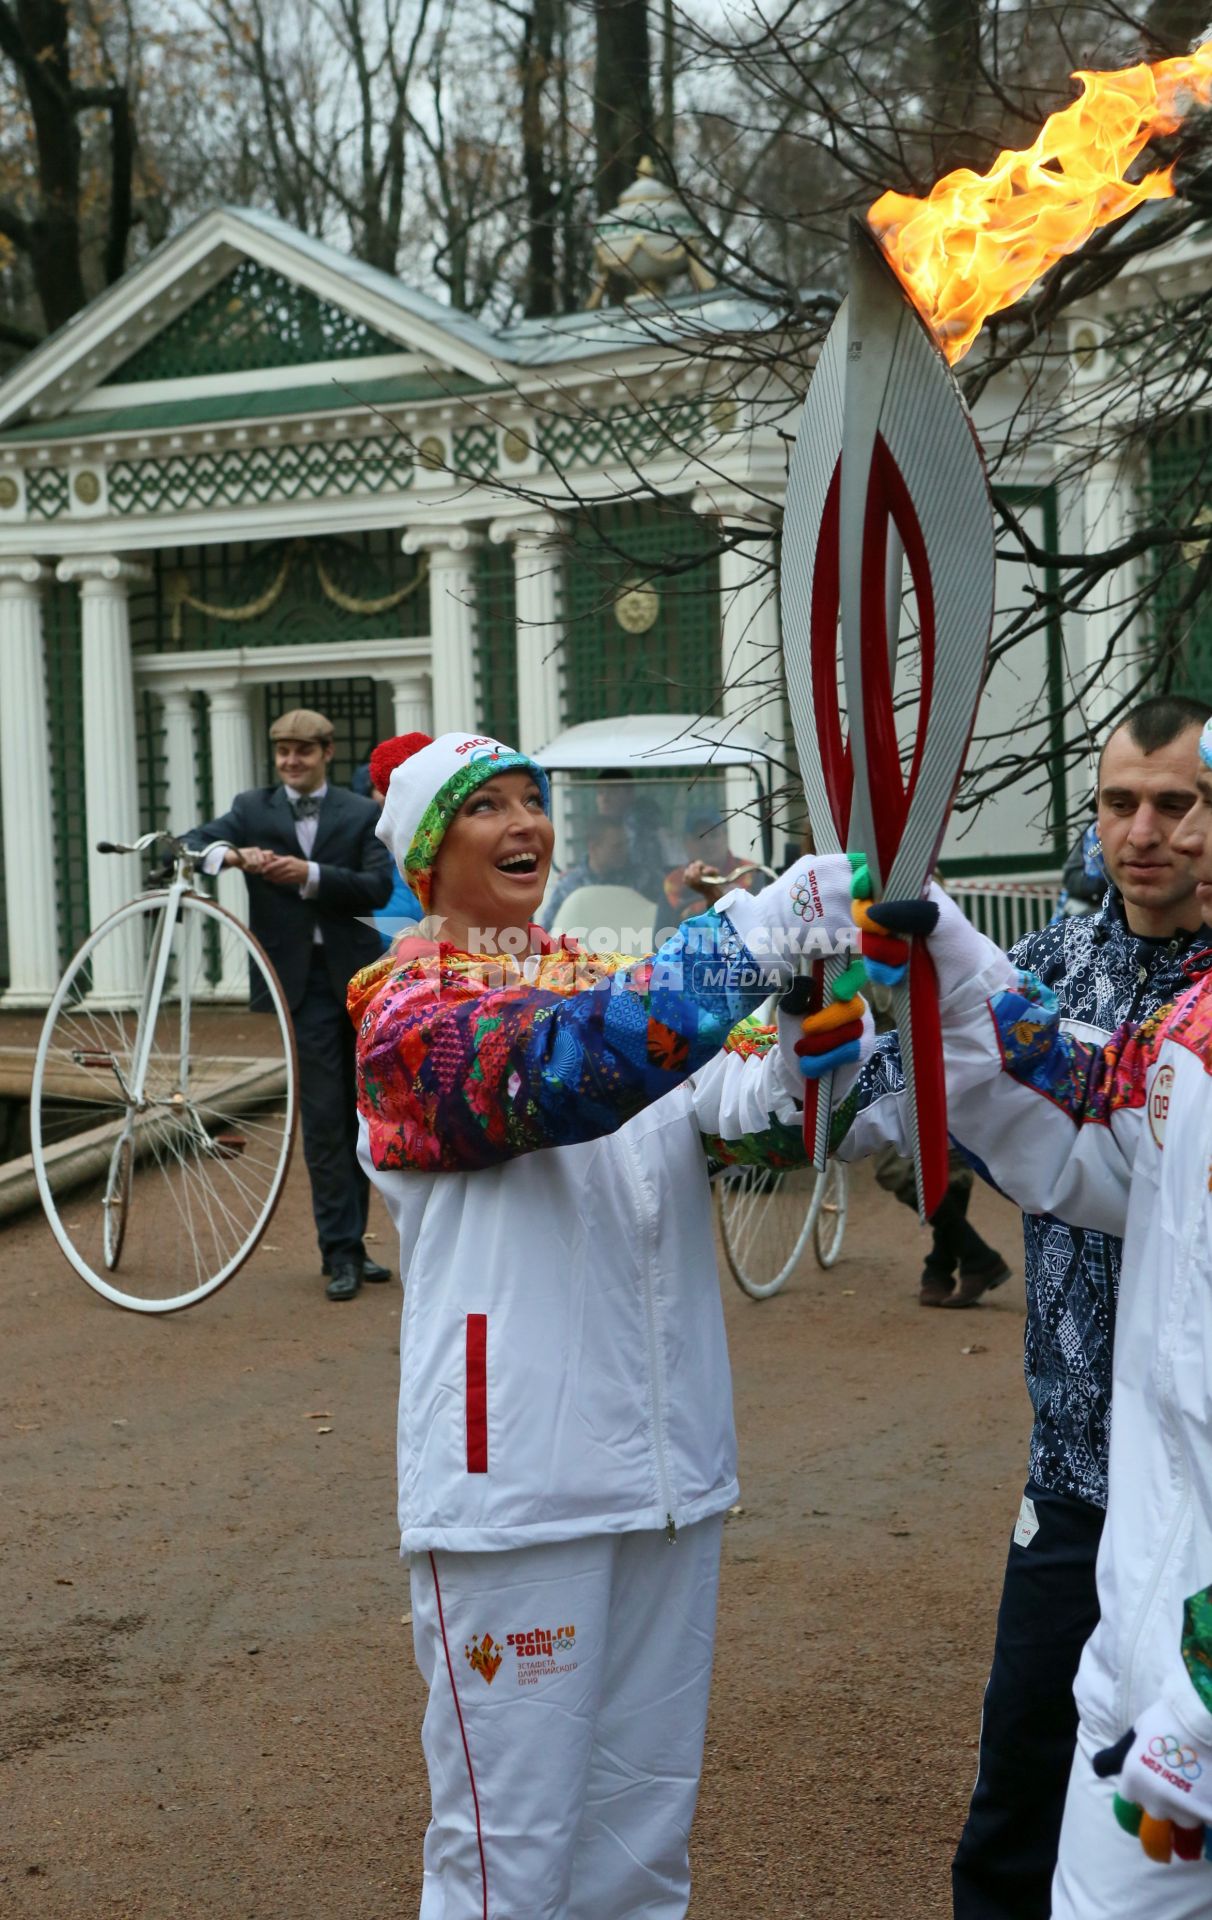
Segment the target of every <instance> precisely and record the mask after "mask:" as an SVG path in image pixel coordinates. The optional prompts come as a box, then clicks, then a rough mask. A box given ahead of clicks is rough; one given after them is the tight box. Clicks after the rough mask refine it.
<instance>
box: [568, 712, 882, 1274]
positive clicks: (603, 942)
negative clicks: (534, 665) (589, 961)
mask: <svg viewBox="0 0 1212 1920" xmlns="http://www.w3.org/2000/svg"><path fill="white" fill-rule="evenodd" d="M535 758H536V759H537V760H539V761H540V762H541V763H542V765H543V766H544V767H546V768H547V771H548V772H549V774H550V775H551V776H552V812H553V815H554V818H555V826H556V848H555V862H554V866H553V880H552V883H551V885H550V887H549V888H548V892H547V898H546V900H545V901H544V903H543V907H542V908H541V909H540V913H539V918H540V920H541V921H542V923H543V924H544V926H547V927H553V928H555V927H558V928H559V929H560V930H561V931H562V932H565V933H571V934H575V935H576V936H577V937H578V938H579V939H580V940H581V941H582V942H583V943H584V945H586V946H587V947H588V948H590V949H591V950H592V951H597V952H614V953H630V954H642V953H650V952H652V951H653V949H654V948H655V947H657V946H659V945H660V943H661V940H662V939H663V938H665V937H666V936H667V935H668V933H669V932H670V931H672V929H673V928H674V927H676V926H677V924H678V923H679V921H681V920H683V919H685V918H686V917H687V916H688V915H689V914H691V913H695V912H699V913H701V912H702V911H703V910H704V902H703V900H702V898H701V897H700V896H698V895H696V894H695V893H694V891H693V890H692V889H690V888H688V887H686V885H685V883H684V880H683V878H682V874H683V869H684V868H685V866H686V865H687V863H688V862H689V861H691V860H703V861H705V862H706V864H707V866H708V867H709V868H712V869H714V870H715V871H717V872H720V873H722V874H726V875H731V874H734V873H735V872H736V871H737V869H738V868H740V867H741V866H742V864H744V863H752V865H753V867H754V869H755V882H756V884H758V885H760V884H761V883H762V881H763V880H764V878H765V875H766V874H767V873H769V872H770V871H771V870H772V868H773V866H774V864H775V861H776V859H777V863H778V864H779V865H783V864H785V863H786V860H787V859H788V858H789V857H790V851H793V849H792V850H790V851H789V850H788V849H786V848H784V847H782V846H780V847H778V849H777V852H776V849H775V847H774V845H773V830H772V826H771V818H770V816H771V805H770V795H771V779H770V761H769V757H768V754H767V743H766V740H765V738H764V736H763V734H762V733H761V731H760V729H759V728H757V727H755V726H752V725H749V726H747V725H745V724H744V723H740V722H736V721H730V720H720V719H714V718H712V717H710V716H709V717H707V718H701V717H699V716H697V715H694V714H685V713H654V714H626V715H623V716H620V717H619V718H617V719H613V720H588V721H584V722H583V723H582V724H581V725H580V726H576V727H569V728H568V729H567V730H566V731H565V732H564V733H561V734H559V735H558V736H557V737H556V739H554V740H552V741H551V742H550V744H549V745H548V746H546V747H544V748H542V750H541V751H540V752H539V753H537V754H536V756H535ZM713 1184H714V1187H715V1195H716V1205H717V1208H718V1211H719V1221H720V1235H721V1239H722V1240H723V1243H724V1252H725V1255H726V1257H727V1261H728V1265H729V1268H730V1270H731V1272H732V1274H733V1276H734V1278H735V1279H736V1281H737V1283H738V1285H739V1286H741V1287H742V1288H743V1289H744V1291H745V1292H746V1293H747V1294H749V1295H750V1296H751V1298H753V1299H755V1300H764V1299H767V1298H768V1297H769V1296H770V1295H771V1294H773V1293H777V1292H778V1290H779V1288H780V1287H781V1286H782V1285H783V1283H784V1282H785V1281H786V1280H787V1279H788V1277H789V1276H790V1274H791V1273H792V1272H793V1270H794V1268H795V1267H796V1265H797V1263H798V1262H799V1259H800V1257H801V1255H802V1254H803V1252H804V1250H805V1247H806V1246H807V1243H808V1241H809V1239H811V1240H812V1243H813V1248H814V1250H815V1253H816V1257H817V1259H818V1261H819V1262H820V1264H821V1266H823V1267H831V1266H832V1265H833V1264H834V1262H835V1261H836V1259H837V1258H838V1255H839V1253H840V1252H841V1247H842V1237H843V1234H844V1232H845V1225H846V1171H845V1168H844V1167H843V1166H842V1165H841V1164H840V1162H837V1161H834V1162H831V1164H830V1167H829V1170H828V1172H827V1173H825V1174H823V1175H818V1174H817V1173H816V1172H815V1170H814V1169H813V1168H811V1167H803V1168H795V1169H793V1170H791V1171H787V1172H778V1173H776V1172H772V1171H769V1170H767V1169H765V1168H758V1167H725V1168H721V1169H720V1170H719V1171H718V1172H717V1173H716V1174H715V1175H714V1177H713Z"/></svg>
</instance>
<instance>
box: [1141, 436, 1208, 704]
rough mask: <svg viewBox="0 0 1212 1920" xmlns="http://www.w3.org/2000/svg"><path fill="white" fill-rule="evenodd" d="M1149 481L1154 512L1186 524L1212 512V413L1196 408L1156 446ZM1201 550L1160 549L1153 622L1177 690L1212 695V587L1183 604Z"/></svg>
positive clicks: (1202, 696)
mask: <svg viewBox="0 0 1212 1920" xmlns="http://www.w3.org/2000/svg"><path fill="white" fill-rule="evenodd" d="M1149 481H1150V489H1151V493H1152V508H1153V514H1154V517H1155V518H1156V519H1158V520H1161V521H1165V522H1169V524H1171V525H1184V524H1187V523H1189V522H1191V521H1193V520H1196V519H1198V518H1199V516H1200V515H1201V514H1208V515H1209V516H1210V517H1212V415H1209V414H1206V413H1193V414H1191V415H1190V416H1189V418H1188V419H1186V420H1185V421H1184V422H1183V423H1182V425H1181V426H1180V427H1178V428H1176V429H1175V430H1174V431H1172V432H1170V433H1168V434H1166V436H1165V438H1164V439H1161V440H1158V441H1157V442H1156V444H1155V445H1154V446H1153V448H1152V449H1151V453H1150V468H1149ZM1198 559H1199V554H1198V553H1197V552H1196V551H1195V548H1194V544H1193V545H1192V549H1191V552H1190V553H1189V554H1188V555H1185V556H1184V554H1183V551H1182V548H1181V547H1175V548H1172V549H1170V550H1169V551H1168V552H1166V553H1162V554H1159V555H1158V557H1157V560H1156V562H1155V588H1154V596H1153V603H1152V606H1153V627H1154V632H1155V634H1156V636H1157V639H1158V642H1159V644H1161V645H1164V646H1165V647H1166V649H1167V655H1166V658H1165V659H1164V660H1163V662H1162V663H1161V665H1162V672H1163V675H1164V674H1165V673H1166V671H1167V669H1168V670H1169V673H1170V685H1171V686H1172V687H1173V689H1174V691H1175V692H1177V693H1189V694H1192V695H1193V696H1194V697H1195V698H1197V699H1205V698H1208V697H1212V587H1208V588H1205V589H1204V591H1203V592H1202V593H1201V594H1200V596H1199V598H1198V600H1197V601H1196V602H1195V604H1194V605H1193V606H1190V607H1186V608H1184V607H1183V604H1182V603H1183V601H1184V600H1185V599H1186V598H1187V596H1188V594H1189V593H1190V591H1191V586H1192V582H1193V579H1194V574H1195V567H1196V564H1197V563H1198Z"/></svg>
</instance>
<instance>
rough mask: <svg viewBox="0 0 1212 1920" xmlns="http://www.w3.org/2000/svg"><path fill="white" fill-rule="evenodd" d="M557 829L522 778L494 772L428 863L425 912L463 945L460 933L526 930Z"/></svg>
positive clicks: (528, 777)
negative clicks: (430, 876) (439, 920)
mask: <svg viewBox="0 0 1212 1920" xmlns="http://www.w3.org/2000/svg"><path fill="white" fill-rule="evenodd" d="M554 840H555V829H554V827H553V826H552V824H551V821H550V820H549V819H548V817H547V815H546V813H545V812H544V810H543V796H542V794H541V793H540V791H539V787H538V783H537V781H536V780H534V779H533V778H532V776H531V775H530V774H528V773H499V774H497V776H496V778H495V779H492V780H486V781H485V782H484V784H483V786H482V787H477V788H476V789H475V792H474V793H472V794H469V796H468V798H467V799H466V800H465V801H464V802H463V805H462V806H461V807H460V808H459V811H458V812H457V813H456V815H455V817H454V819H453V820H452V821H451V823H450V825H449V826H448V827H447V829H446V832H445V834H444V835H443V837H442V844H441V846H440V847H439V849H438V857H437V860H436V861H435V863H434V870H433V886H432V891H431V895H430V906H431V909H432V911H433V912H434V913H435V914H438V915H441V917H442V918H443V919H444V920H446V921H447V922H448V923H449V932H448V935H447V936H444V937H450V938H452V939H453V940H454V941H455V944H456V945H458V944H462V941H463V938H464V935H465V933H466V930H467V929H469V928H472V927H479V928H482V929H483V930H484V931H486V932H497V933H499V932H501V931H502V930H503V929H505V928H512V927H522V928H525V927H527V926H528V925H529V924H530V922H531V921H532V920H533V918H534V916H535V914H536V913H537V912H538V909H539V902H540V901H541V900H542V898H543V894H544V892H545V890H546V887H547V875H548V873H549V872H550V870H551V850H552V845H553V843H554Z"/></svg>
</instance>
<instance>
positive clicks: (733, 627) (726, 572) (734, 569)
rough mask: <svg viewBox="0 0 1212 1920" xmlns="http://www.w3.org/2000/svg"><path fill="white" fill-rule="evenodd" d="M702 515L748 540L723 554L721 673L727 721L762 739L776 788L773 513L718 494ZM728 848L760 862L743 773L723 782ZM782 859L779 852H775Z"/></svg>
mask: <svg viewBox="0 0 1212 1920" xmlns="http://www.w3.org/2000/svg"><path fill="white" fill-rule="evenodd" d="M694 505H695V508H696V510H697V511H698V512H700V513H712V514H715V515H717V516H718V518H719V521H720V531H721V533H722V534H723V535H724V536H725V537H726V538H727V537H729V536H732V535H736V534H738V533H745V534H747V535H748V536H749V537H748V538H746V539H741V540H738V541H736V544H734V545H730V546H727V547H725V548H724V550H723V551H722V552H721V554H720V673H721V679H722V683H723V701H722V706H723V712H724V717H725V719H728V720H744V721H745V722H746V724H747V725H749V726H751V727H756V728H757V730H758V731H759V733H761V734H762V736H763V740H764V746H765V751H766V752H767V753H768V754H769V755H770V758H771V760H772V762H774V764H773V765H772V766H771V768H770V776H771V784H772V785H773V786H775V787H777V786H778V785H779V783H780V781H781V779H782V777H783V775H782V766H781V764H780V763H781V762H782V761H783V759H784V756H785V753H786V742H785V737H784V726H783V652H782V643H781V636H780V630H779V597H778V575H777V572H776V569H775V557H774V537H773V532H772V530H771V529H772V522H773V520H774V518H775V509H774V508H773V507H767V506H765V504H764V503H763V502H761V501H758V500H754V499H751V498H750V497H749V496H748V495H746V494H743V493H735V494H731V493H726V492H723V491H719V492H717V491H715V490H713V491H712V492H711V493H710V494H709V495H708V494H700V495H698V496H696V498H695V501H694ZM724 791H725V795H726V811H727V813H728V815H729V822H728V843H729V846H730V847H731V848H732V851H733V852H734V853H739V854H744V855H748V856H750V857H752V858H757V859H760V858H761V849H762V834H761V823H760V821H759V820H758V819H757V818H756V816H755V808H754V783H753V776H752V774H750V773H749V772H748V770H747V769H745V768H741V767H738V768H735V769H734V770H732V771H730V772H728V773H726V774H725V777H724ZM776 851H777V849H776Z"/></svg>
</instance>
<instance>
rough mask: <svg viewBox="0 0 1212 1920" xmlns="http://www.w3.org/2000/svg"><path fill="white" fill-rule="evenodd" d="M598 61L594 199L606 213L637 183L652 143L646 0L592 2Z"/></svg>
mask: <svg viewBox="0 0 1212 1920" xmlns="http://www.w3.org/2000/svg"><path fill="white" fill-rule="evenodd" d="M593 11H594V19H595V21H596V24H597V57H596V60H595V63H594V78H593V131H594V139H595V142H596V145H597V162H598V166H597V181H596V187H597V201H598V207H599V208H600V210H601V211H602V212H603V213H605V212H606V211H607V210H608V209H609V208H610V207H613V206H614V205H615V204H616V202H617V201H618V199H619V197H620V195H621V194H622V192H623V190H624V188H625V187H629V186H630V185H631V183H632V181H633V180H634V179H635V175H636V168H637V167H638V166H639V163H640V161H641V160H642V159H643V157H644V155H645V154H646V153H650V152H651V150H652V145H653V134H654V131H655V129H654V127H653V118H652V80H651V73H650V63H649V53H648V5H647V0H594V9H593Z"/></svg>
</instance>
